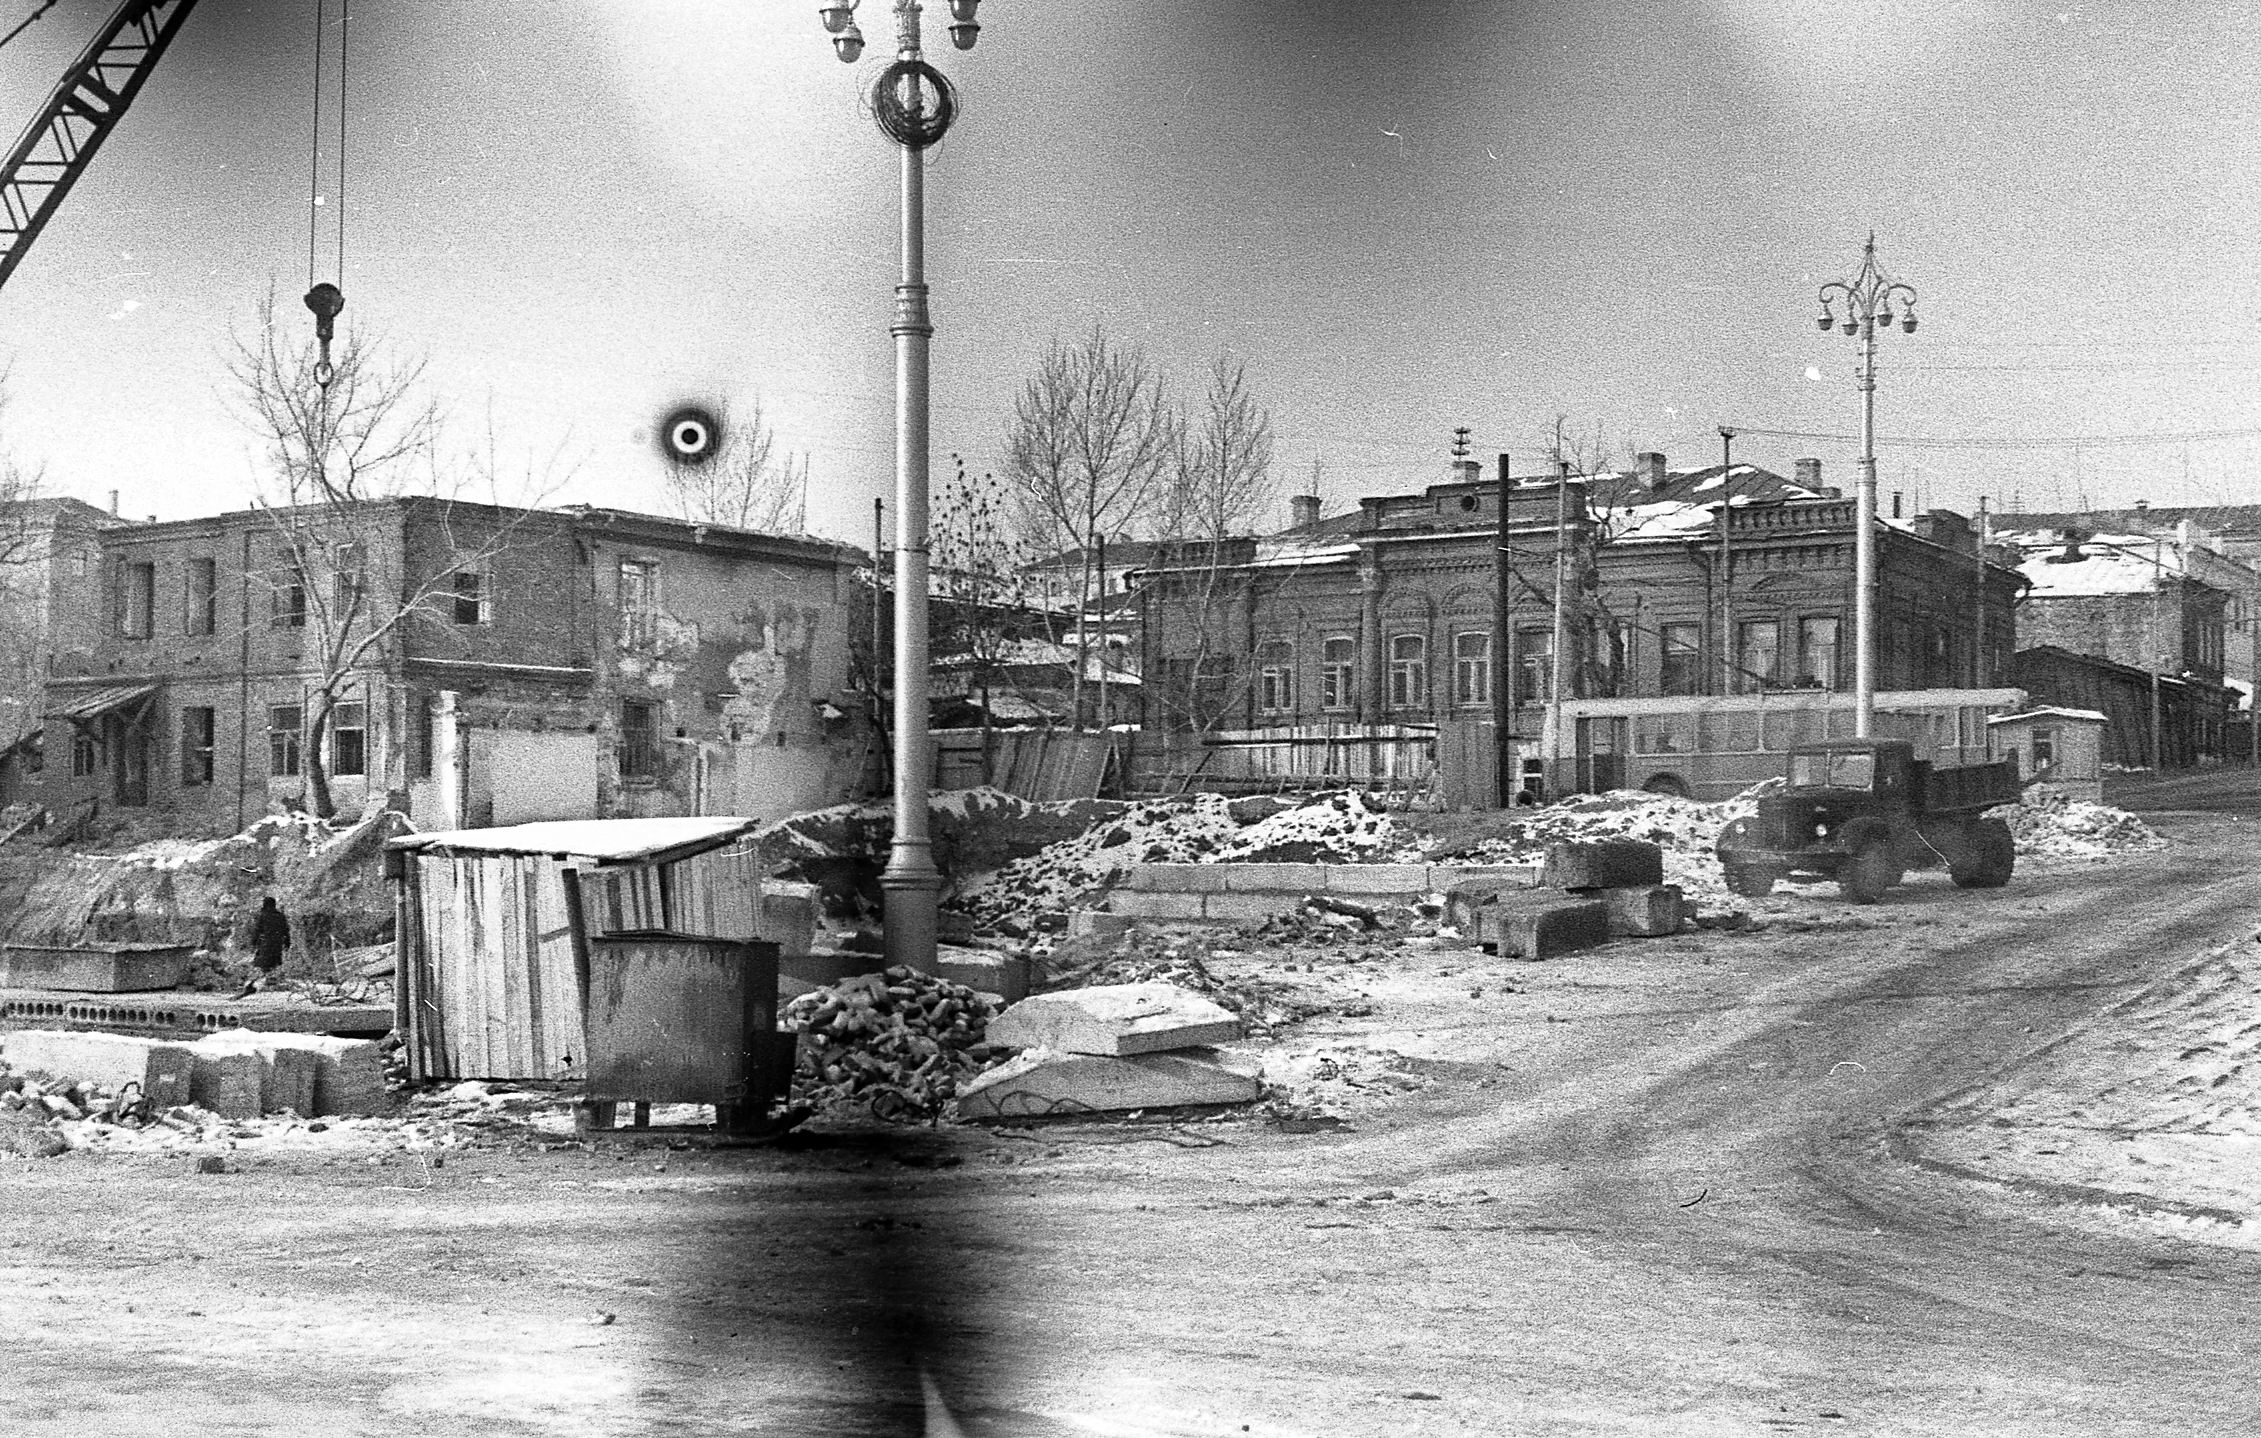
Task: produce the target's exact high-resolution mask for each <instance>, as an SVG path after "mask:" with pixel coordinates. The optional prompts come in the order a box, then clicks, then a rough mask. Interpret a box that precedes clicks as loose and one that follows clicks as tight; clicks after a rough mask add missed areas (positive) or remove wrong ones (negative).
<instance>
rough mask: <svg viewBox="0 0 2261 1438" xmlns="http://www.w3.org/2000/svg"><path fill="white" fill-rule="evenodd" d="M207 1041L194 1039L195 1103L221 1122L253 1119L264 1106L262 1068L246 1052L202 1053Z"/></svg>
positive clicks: (252, 1056) (254, 1054) (264, 1090)
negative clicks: (223, 1120)
mask: <svg viewBox="0 0 2261 1438" xmlns="http://www.w3.org/2000/svg"><path fill="white" fill-rule="evenodd" d="M209 1042H210V1040H209V1039H198V1040H197V1041H196V1042H195V1043H194V1044H191V1045H190V1047H191V1048H192V1049H197V1050H202V1051H200V1052H198V1053H197V1055H196V1077H195V1081H194V1089H195V1103H196V1106H197V1107H198V1108H201V1109H207V1110H209V1111H211V1112H212V1113H216V1114H218V1115H219V1116H220V1117H222V1118H239V1119H240V1118H257V1117H259V1115H260V1113H261V1112H262V1111H263V1108H264V1104H265V1102H266V1093H267V1080H266V1067H267V1066H266V1065H265V1064H263V1063H261V1062H260V1059H259V1055H258V1054H257V1053H255V1052H253V1051H252V1050H250V1049H220V1050H203V1046H204V1045H205V1044H206V1043H209Z"/></svg>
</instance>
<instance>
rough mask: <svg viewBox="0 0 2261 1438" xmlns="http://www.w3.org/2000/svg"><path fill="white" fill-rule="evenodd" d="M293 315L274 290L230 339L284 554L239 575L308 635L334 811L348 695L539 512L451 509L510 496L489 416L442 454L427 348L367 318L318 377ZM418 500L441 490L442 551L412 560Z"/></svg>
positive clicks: (274, 533)
mask: <svg viewBox="0 0 2261 1438" xmlns="http://www.w3.org/2000/svg"><path fill="white" fill-rule="evenodd" d="M284 326H285V321H284V320H283V318H282V317H281V316H280V315H278V314H277V313H276V306H275V296H274V293H273V291H271V290H270V291H269V292H268V294H267V295H266V297H265V298H264V299H263V300H262V301H261V303H260V305H259V307H258V310H257V312H256V314H255V316H254V318H253V320H252V322H251V324H250V325H249V326H248V327H244V328H239V329H238V330H237V332H236V333H235V334H234V336H233V337H232V338H233V343H232V349H231V352H230V354H229V357H228V371H229V374H230V376H231V377H232V378H233V380H234V382H235V387H236V399H237V401H238V403H239V405H240V407H241V410H242V415H243V419H244V421H245V423H246V425H247V426H248V427H249V428H250V429H251V431H252V433H253V434H254V435H255V436H256V437H257V438H258V439H259V441H260V443H261V444H262V446H263V447H264V449H265V456H264V458H265V461H266V462H265V465H264V467H263V469H262V472H261V474H260V476H259V478H258V480H257V481H256V483H255V486H254V503H255V506H256V507H257V508H258V509H259V511H260V512H261V513H262V514H263V515H264V516H265V517H266V519H267V523H268V529H269V533H270V535H271V538H272V542H273V547H274V552H275V555H276V558H277V561H278V562H277V563H275V564H274V565H273V566H272V567H270V568H269V569H267V570H266V571H265V572H263V573H260V574H257V575H246V576H245V582H246V583H264V585H265V587H266V590H267V594H268V601H269V618H270V622H272V623H274V624H276V625H278V626H284V627H289V628H296V629H302V630H303V631H304V633H305V640H304V651H305V664H306V672H305V682H306V685H307V693H306V699H307V703H306V708H305V712H304V714H303V728H302V730H301V734H302V743H301V746H300V754H301V763H302V765H303V769H304V774H305V779H306V798H305V803H306V805H307V807H308V808H310V809H311V810H312V811H313V812H314V813H315V814H316V815H318V816H320V817H322V818H329V817H331V816H332V815H334V814H335V813H336V811H337V806H336V802H335V800H334V798H333V796H332V793H331V787H330V779H331V774H330V768H331V764H330V754H329V745H328V743H327V738H328V734H329V730H330V721H331V718H332V716H333V714H334V713H335V711H336V709H337V707H338V705H339V704H340V703H341V702H343V696H345V695H346V694H347V693H349V692H350V691H351V688H352V686H353V684H354V682H355V681H356V680H357V679H358V678H359V677H361V676H362V675H365V674H366V672H367V669H368V666H369V665H370V664H371V663H372V662H373V661H375V660H377V659H379V658H380V657H382V656H383V655H384V654H385V653H386V652H387V650H388V648H389V647H391V646H393V645H394V644H395V641H396V638H397V636H398V634H399V631H400V630H401V629H402V627H403V626H404V625H405V624H406V623H407V622H408V621H409V619H410V617H411V616H412V615H416V614H420V613H424V612H427V611H428V610H431V609H433V608H434V607H436V606H437V605H439V604H441V603H447V602H458V601H460V600H462V599H463V598H464V590H463V588H462V586H461V585H460V584H459V583H458V577H459V576H465V575H477V574H479V573H481V572H482V570H483V568H484V567H485V566H486V565H487V564H488V563H489V562H490V561H491V560H493V559H494V558H495V557H496V556H497V555H499V554H501V553H502V552H503V551H504V550H505V549H507V548H508V547H509V546H510V545H511V544H512V542H513V541H514V540H515V539H516V538H517V532H518V530H519V529H520V527H521V526H522V525H523V524H524V523H525V521H526V520H527V519H528V518H530V517H531V511H530V510H529V509H526V508H510V509H501V510H495V511H485V512H484V513H482V514H481V516H480V517H479V518H478V520H477V521H473V520H472V519H471V517H470V515H469V514H468V513H466V514H464V515H461V516H459V515H458V514H457V511H456V508H455V506H456V504H457V503H458V502H459V501H463V500H465V499H466V498H467V494H466V492H471V493H479V494H481V496H482V498H483V499H484V500H485V501H486V502H487V503H489V504H499V503H500V492H501V490H502V488H503V484H502V476H501V475H500V473H499V466H498V462H497V459H496V448H497V447H496V444H495V439H494V434H493V426H492V424H491V422H490V424H489V426H488V428H487V433H486V435H485V437H484V438H485V444H484V448H483V449H482V450H477V451H474V452H472V453H471V454H469V455H466V456H461V457H458V456H452V455H450V454H448V453H446V452H445V449H444V445H445V436H444V425H443V417H442V414H441V411H440V408H439V405H438V402H437V401H436V400H435V399H434V398H433V397H432V395H431V393H430V391H429V389H428V388H427V386H426V384H425V380H424V371H425V361H424V360H423V359H422V358H421V357H413V356H402V355H398V354H396V353H394V352H393V351H392V350H390V349H389V348H388V346H387V345H386V343H385V342H384V341H383V340H382V339H381V338H379V337H377V336H375V335H373V334H371V333H370V332H368V331H366V330H351V331H347V332H346V334H345V335H344V342H343V344H342V346H340V347H339V349H338V352H337V353H336V354H335V355H334V356H333V364H334V367H335V371H334V374H333V376H332V378H331V382H330V383H329V384H327V385H322V384H318V383H316V380H315V353H314V348H313V345H312V343H311V340H310V339H307V340H304V341H294V340H292V339H291V338H289V337H288V336H287V334H286V332H285V328H284ZM547 487H548V486H544V485H542V484H540V483H538V482H537V481H536V476H535V475H534V474H533V473H532V472H531V470H529V473H528V474H527V475H526V476H525V479H524V482H523V483H522V485H520V486H519V489H520V490H521V492H522V494H523V498H522V500H521V503H523V504H531V503H534V502H537V501H538V499H539V498H540V497H541V492H542V491H544V490H545V489H546V488H547ZM418 500H430V501H434V502H435V503H434V504H433V505H432V506H431V509H430V513H431V514H432V515H433V516H434V517H435V518H436V526H437V534H438V545H437V550H438V553H437V557H436V559H434V558H427V559H426V560H424V561H423V562H421V563H418V564H416V565H415V567H414V568H413V569H412V568H411V565H410V559H409V556H408V555H407V554H406V553H405V552H404V548H405V546H404V540H403V536H404V528H403V525H404V517H403V516H404V513H405V510H406V507H407V506H408V505H409V504H411V503H413V502H415V501H418ZM497 514H499V516H500V517H499V520H498V519H497V518H496V516H497ZM482 601H483V596H476V595H475V596H473V601H472V602H482Z"/></svg>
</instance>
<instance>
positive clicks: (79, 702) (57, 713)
mask: <svg viewBox="0 0 2261 1438" xmlns="http://www.w3.org/2000/svg"><path fill="white" fill-rule="evenodd" d="M156 692H157V686H156V685H154V684H107V685H104V686H103V687H102V688H100V689H89V690H86V691H84V692H82V693H78V694H57V695H55V696H54V700H55V703H56V707H55V708H53V709H50V710H48V711H47V717H48V718H50V719H69V720H72V721H74V722H76V723H80V724H84V723H85V722H86V721H87V720H89V719H99V718H101V717H102V716H103V715H105V714H108V713H111V712H113V711H115V710H119V709H123V708H125V707H126V706H128V705H130V704H138V703H140V702H141V701H142V700H144V699H147V698H148V697H149V696H150V695H152V694H154V693H156Z"/></svg>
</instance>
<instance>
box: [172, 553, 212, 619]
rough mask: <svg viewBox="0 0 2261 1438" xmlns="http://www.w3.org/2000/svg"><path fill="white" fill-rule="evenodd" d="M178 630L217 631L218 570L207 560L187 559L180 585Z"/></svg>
mask: <svg viewBox="0 0 2261 1438" xmlns="http://www.w3.org/2000/svg"><path fill="white" fill-rule="evenodd" d="M181 587H182V596H181V599H182V604H181V611H182V612H181V630H182V632H183V633H187V634H210V633H212V632H213V631H215V630H217V629H218V628H219V627H220V569H219V566H218V565H217V564H216V563H214V562H213V561H212V560H210V559H191V560H190V561H189V562H188V570H187V574H186V577H185V578H184V579H183V581H182V586H181Z"/></svg>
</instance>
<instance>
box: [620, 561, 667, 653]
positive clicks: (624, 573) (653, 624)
mask: <svg viewBox="0 0 2261 1438" xmlns="http://www.w3.org/2000/svg"><path fill="white" fill-rule="evenodd" d="M658 642H659V566H658V565H657V564H654V563H652V562H651V561H650V560H648V559H624V560H622V561H621V562H620V643H621V647H622V648H625V649H649V648H651V647H652V646H653V645H655V644H657V643H658Z"/></svg>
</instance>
